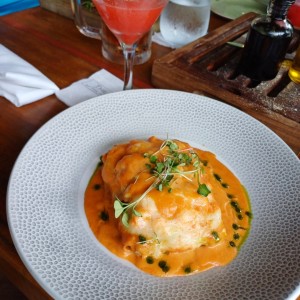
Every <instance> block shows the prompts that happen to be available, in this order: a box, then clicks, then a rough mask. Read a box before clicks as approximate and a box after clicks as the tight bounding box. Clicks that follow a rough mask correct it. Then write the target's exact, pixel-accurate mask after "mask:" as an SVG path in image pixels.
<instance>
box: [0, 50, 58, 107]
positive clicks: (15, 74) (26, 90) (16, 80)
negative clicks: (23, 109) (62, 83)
mask: <svg viewBox="0 0 300 300" xmlns="http://www.w3.org/2000/svg"><path fill="white" fill-rule="evenodd" d="M57 90H59V88H58V87H57V86H56V85H55V84H54V83H53V82H52V81H51V80H49V79H48V78H47V77H46V76H45V75H43V74H42V73H41V72H40V71H39V70H37V69H36V68H35V67H33V66H32V65H31V64H29V63H28V62H26V61H25V60H23V59H22V58H20V57H19V56H18V55H16V54H15V53H13V52H11V51H10V50H9V49H7V48H6V47H4V46H3V45H1V44H0V96H3V97H5V98H7V99H8V100H9V101H11V102H12V103H13V104H15V105H16V106H18V107H19V106H22V105H25V104H28V103H31V102H34V101H37V100H39V99H42V98H45V97H47V96H49V95H51V94H54V92H55V91H57Z"/></svg>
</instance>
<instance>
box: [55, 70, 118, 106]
mask: <svg viewBox="0 0 300 300" xmlns="http://www.w3.org/2000/svg"><path fill="white" fill-rule="evenodd" d="M122 89H123V81H122V80H120V79H119V78H118V77H116V76H114V75H113V74H111V73H109V72H108V71H106V70H105V69H102V70H100V71H98V72H96V73H94V74H93V75H92V76H90V77H89V78H85V79H81V80H79V81H76V82H74V83H72V84H71V85H70V86H68V87H66V88H64V89H61V90H59V91H57V92H56V93H55V95H56V97H57V98H58V99H59V100H61V101H62V102H64V103H65V104H66V105H68V106H72V105H75V104H77V103H80V102H82V101H85V100H88V99H91V98H94V97H96V96H100V95H104V94H109V93H113V92H119V91H122Z"/></svg>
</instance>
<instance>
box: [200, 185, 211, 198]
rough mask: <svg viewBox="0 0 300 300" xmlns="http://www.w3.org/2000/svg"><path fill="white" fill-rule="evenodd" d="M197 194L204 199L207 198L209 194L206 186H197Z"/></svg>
mask: <svg viewBox="0 0 300 300" xmlns="http://www.w3.org/2000/svg"><path fill="white" fill-rule="evenodd" d="M197 193H198V194H200V195H202V196H204V197H207V196H208V195H209V194H210V190H209V188H208V187H207V186H206V184H204V183H203V184H199V187H198V190H197Z"/></svg>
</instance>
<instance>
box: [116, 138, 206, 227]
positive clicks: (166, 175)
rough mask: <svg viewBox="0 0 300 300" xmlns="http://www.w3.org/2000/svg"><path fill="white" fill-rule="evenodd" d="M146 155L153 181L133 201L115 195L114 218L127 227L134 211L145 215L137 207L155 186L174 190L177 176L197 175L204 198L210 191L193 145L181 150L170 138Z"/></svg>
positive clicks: (160, 189)
mask: <svg viewBox="0 0 300 300" xmlns="http://www.w3.org/2000/svg"><path fill="white" fill-rule="evenodd" d="M163 150H164V151H163ZM143 157H144V158H148V159H149V161H148V162H147V163H146V164H145V167H146V171H147V172H149V173H150V174H151V175H152V176H151V177H150V178H149V179H151V178H153V179H154V182H153V183H152V184H151V185H150V186H149V188H148V189H147V190H146V191H145V192H144V193H143V194H142V195H141V196H140V197H139V198H137V199H136V200H134V201H133V202H130V203H126V202H123V201H121V200H120V199H119V198H118V197H117V196H116V197H115V202H114V209H115V217H116V218H119V217H121V220H122V223H123V224H124V225H125V226H126V227H128V222H129V220H130V217H131V215H132V214H134V215H135V216H138V217H141V216H142V215H141V213H139V212H138V211H137V210H136V206H137V205H138V203H139V202H140V201H141V200H142V199H143V198H144V197H145V196H146V195H147V194H148V193H149V192H150V191H151V190H152V189H157V190H158V191H160V192H162V191H163V190H164V188H165V187H166V188H167V191H168V192H169V193H171V192H172V187H171V185H172V182H173V181H174V180H175V179H176V178H177V177H178V176H179V177H183V178H185V179H186V180H189V181H192V179H191V178H190V175H194V176H196V177H197V180H198V190H197V192H198V193H199V194H201V195H203V196H205V197H206V196H207V195H208V194H209V193H210V192H211V191H210V190H209V189H208V187H207V186H206V185H205V184H201V183H200V175H201V174H203V173H204V169H203V162H202V161H201V160H200V158H199V156H198V154H197V153H195V152H194V150H193V148H188V149H180V148H179V146H178V145H177V143H176V142H174V141H172V140H169V139H168V140H165V141H164V142H163V143H162V145H161V146H160V148H159V150H158V151H157V152H155V153H144V155H143Z"/></svg>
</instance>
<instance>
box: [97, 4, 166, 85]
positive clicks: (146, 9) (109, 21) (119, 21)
mask: <svg viewBox="0 0 300 300" xmlns="http://www.w3.org/2000/svg"><path fill="white" fill-rule="evenodd" d="M167 2H168V0H93V3H94V4H95V6H96V8H97V10H98V12H99V14H100V15H101V17H102V19H103V21H104V22H105V24H106V25H107V27H108V28H109V29H110V30H111V31H112V32H113V33H114V35H115V36H116V38H117V39H118V41H119V43H120V44H121V46H122V48H123V53H124V57H125V62H126V63H125V79H124V90H127V89H131V88H132V67H133V58H134V54H135V48H136V45H137V42H138V40H139V39H140V38H141V37H142V36H143V35H144V34H145V33H146V32H148V31H149V30H150V29H151V27H152V25H153V24H154V23H155V21H156V20H157V18H158V17H159V15H160V14H161V12H162V10H163V8H164V7H165V6H166V4H167Z"/></svg>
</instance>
